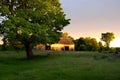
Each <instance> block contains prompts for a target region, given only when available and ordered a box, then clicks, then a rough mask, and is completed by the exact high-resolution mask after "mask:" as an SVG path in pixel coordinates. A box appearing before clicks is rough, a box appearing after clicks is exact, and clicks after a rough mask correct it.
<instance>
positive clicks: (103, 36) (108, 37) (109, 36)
mask: <svg viewBox="0 0 120 80" xmlns="http://www.w3.org/2000/svg"><path fill="white" fill-rule="evenodd" d="M114 38H115V37H114V33H112V32H106V33H102V34H101V40H102V41H104V42H105V43H106V48H107V49H109V46H110V42H111V41H112V40H113V39H114Z"/></svg>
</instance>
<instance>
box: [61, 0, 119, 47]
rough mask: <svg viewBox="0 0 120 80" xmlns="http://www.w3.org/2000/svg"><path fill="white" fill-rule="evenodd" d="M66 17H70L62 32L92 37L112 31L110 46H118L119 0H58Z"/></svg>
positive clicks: (76, 36)
mask: <svg viewBox="0 0 120 80" xmlns="http://www.w3.org/2000/svg"><path fill="white" fill-rule="evenodd" d="M60 2H61V4H62V8H63V11H64V12H65V14H66V18H69V19H71V21H70V24H69V25H68V26H66V27H65V28H64V30H63V32H68V34H69V35H70V36H72V37H74V38H75V39H76V38H80V37H92V38H96V39H97V40H98V41H99V39H100V38H101V33H106V32H113V33H114V35H115V39H114V40H113V41H112V42H111V45H110V46H111V47H120V0H60Z"/></svg>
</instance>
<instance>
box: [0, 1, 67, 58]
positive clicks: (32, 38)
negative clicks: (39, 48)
mask: <svg viewBox="0 0 120 80" xmlns="http://www.w3.org/2000/svg"><path fill="white" fill-rule="evenodd" d="M0 16H4V20H3V22H2V23H1V25H0V32H1V34H2V35H4V41H5V43H6V42H8V43H9V44H14V42H19V43H21V44H23V45H24V46H25V48H26V53H27V58H28V59H31V58H32V57H33V52H32V47H33V44H35V43H52V42H55V41H56V40H58V39H59V36H60V33H61V30H62V29H63V28H64V26H66V25H67V24H69V19H66V18H65V14H64V12H63V10H62V8H61V4H60V3H59V0H0ZM5 18H6V19H5Z"/></svg>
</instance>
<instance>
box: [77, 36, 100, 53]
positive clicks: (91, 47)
mask: <svg viewBox="0 0 120 80" xmlns="http://www.w3.org/2000/svg"><path fill="white" fill-rule="evenodd" d="M98 48H99V45H98V42H97V40H96V39H95V38H91V37H86V38H84V37H80V38H79V39H77V40H75V49H76V50H77V51H79V50H81V51H97V50H98Z"/></svg>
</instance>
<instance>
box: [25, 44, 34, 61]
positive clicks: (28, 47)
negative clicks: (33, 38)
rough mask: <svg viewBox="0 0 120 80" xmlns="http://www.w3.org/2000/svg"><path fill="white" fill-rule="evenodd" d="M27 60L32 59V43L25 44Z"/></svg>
mask: <svg viewBox="0 0 120 80" xmlns="http://www.w3.org/2000/svg"><path fill="white" fill-rule="evenodd" d="M25 48H26V56H27V59H32V58H33V52H32V43H27V44H25Z"/></svg>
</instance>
